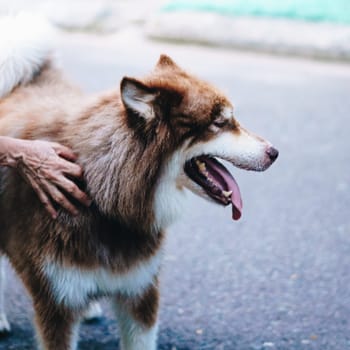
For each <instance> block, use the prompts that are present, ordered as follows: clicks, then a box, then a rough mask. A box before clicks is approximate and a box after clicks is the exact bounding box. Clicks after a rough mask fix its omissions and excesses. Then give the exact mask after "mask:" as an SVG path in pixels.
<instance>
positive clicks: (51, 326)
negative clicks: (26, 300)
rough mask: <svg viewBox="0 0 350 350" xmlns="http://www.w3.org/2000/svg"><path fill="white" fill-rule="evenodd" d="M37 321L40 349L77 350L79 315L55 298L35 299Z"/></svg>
mask: <svg viewBox="0 0 350 350" xmlns="http://www.w3.org/2000/svg"><path fill="white" fill-rule="evenodd" d="M34 309H35V321H36V329H37V337H38V343H39V349H40V350H76V348H77V343H78V328H79V317H78V316H77V315H75V314H74V313H73V312H72V311H71V310H69V309H67V308H64V307H62V306H58V305H56V304H55V303H54V301H53V300H50V299H49V298H43V297H41V298H40V299H39V300H35V299H34Z"/></svg>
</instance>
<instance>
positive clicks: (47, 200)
mask: <svg viewBox="0 0 350 350" xmlns="http://www.w3.org/2000/svg"><path fill="white" fill-rule="evenodd" d="M14 141H15V147H12V151H11V152H10V154H11V158H12V159H13V166H14V167H15V168H17V169H18V171H19V172H20V174H21V175H22V176H23V177H24V179H25V180H26V181H27V182H28V183H29V184H30V185H31V186H32V188H33V189H34V191H35V192H36V194H37V195H38V197H39V199H40V201H41V202H42V203H43V204H44V206H45V208H46V210H47V211H48V212H49V213H50V215H51V216H52V218H54V219H55V218H57V211H56V210H55V208H54V206H53V203H52V201H53V202H56V203H57V204H59V205H60V206H61V207H63V208H64V209H66V210H68V211H69V212H70V213H72V214H73V215H78V213H79V212H78V210H77V208H76V207H75V206H74V205H73V204H72V203H71V201H69V199H68V198H67V197H66V195H65V194H64V192H65V193H68V194H69V195H71V196H72V197H73V198H75V199H77V200H78V201H79V202H80V203H82V204H83V205H85V206H89V205H90V204H91V200H90V199H89V197H88V196H87V195H86V194H85V193H84V192H83V191H81V190H80V189H79V187H78V186H77V185H76V184H75V183H74V182H73V181H72V180H70V179H69V177H73V178H76V179H81V178H82V175H83V171H82V168H81V167H80V166H79V165H78V164H75V163H74V161H75V160H76V156H75V154H74V153H73V152H72V151H71V150H70V149H69V148H67V147H65V146H62V145H60V144H58V143H55V142H48V141H39V140H38V141H28V140H18V139H16V140H14ZM63 191H64V192H63Z"/></svg>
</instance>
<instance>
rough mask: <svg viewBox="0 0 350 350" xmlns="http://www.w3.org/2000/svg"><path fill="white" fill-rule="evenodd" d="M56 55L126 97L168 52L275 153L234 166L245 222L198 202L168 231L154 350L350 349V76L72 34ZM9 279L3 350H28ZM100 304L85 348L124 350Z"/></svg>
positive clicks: (289, 62) (19, 293)
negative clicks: (130, 84)
mask: <svg viewBox="0 0 350 350" xmlns="http://www.w3.org/2000/svg"><path fill="white" fill-rule="evenodd" d="M60 52H61V58H62V65H63V66H64V67H65V69H66V71H67V72H68V74H69V75H71V76H72V77H73V78H74V79H75V80H76V81H78V82H80V83H81V84H82V85H83V86H84V87H85V88H86V90H88V91H99V90H100V89H103V88H107V87H113V86H114V87H116V88H118V82H119V81H120V78H121V77H122V76H123V75H129V76H133V75H138V74H142V73H145V72H147V71H149V70H150V69H151V68H152V66H153V65H154V63H155V61H156V59H157V56H158V55H159V53H161V52H166V53H169V54H171V55H172V56H173V57H174V58H175V60H176V61H177V62H178V63H180V64H181V65H182V66H184V67H186V68H187V69H189V70H191V71H192V72H194V73H196V74H197V75H199V76H201V77H204V78H206V79H207V80H210V81H211V82H213V83H215V84H216V85H218V86H219V87H221V88H222V89H223V90H224V91H226V92H227V94H228V95H229V96H230V97H231V98H232V100H233V101H234V103H235V105H236V116H237V118H238V120H239V121H240V122H241V123H242V124H243V125H245V126H246V127H247V128H249V129H251V130H254V131H256V132H257V133H259V134H261V135H263V136H265V137H266V138H268V139H270V140H271V141H272V142H273V143H274V144H275V145H276V147H277V148H278V149H279V150H280V158H279V159H278V161H277V162H276V164H275V165H274V166H273V167H272V168H271V169H269V170H268V171H266V172H265V173H248V172H244V171H242V170H237V169H236V170H233V172H234V174H235V177H236V179H237V181H238V183H239V184H240V188H241V192H242V194H243V200H244V212H243V218H242V220H241V221H239V222H233V221H232V220H231V213H230V209H222V208H221V207H217V206H214V205H211V204H209V203H206V202H205V201H203V200H202V199H200V198H196V197H194V196H193V197H191V200H190V205H189V206H188V207H187V208H184V218H183V219H182V220H181V221H180V222H179V223H178V224H177V225H176V226H174V227H172V228H171V230H170V231H169V235H168V241H167V254H166V261H165V264H164V268H163V274H162V280H161V288H162V291H163V292H162V308H161V314H160V320H161V321H160V333H159V349H161V350H175V349H178V350H180V349H181V350H197V349H201V350H204V349H215V350H264V349H265V350H266V349H280V350H282V349H283V350H287V349H288V350H293V349H298V350H303V349H317V350H328V349H329V350H345V349H350V332H349V328H350V324H349V316H350V292H349V286H350V218H349V208H350V136H349V135H350V66H345V65H339V64H330V63H316V62H311V61H302V60H294V59H286V58H276V57H269V56H258V55H252V54H242V53H237V52H234V51H225V50H215V51H213V50H210V49H204V48H191V47H181V46H169V45H165V44H154V43H153V44H150V43H147V42H144V41H143V40H142V39H140V38H139V37H138V35H137V33H132V32H131V33H125V34H121V35H119V36H114V37H104V38H97V37H84V36H78V35H75V36H72V37H70V38H66V39H63V40H62V41H61V42H60ZM10 278H11V288H9V290H8V291H7V297H8V302H7V305H8V311H9V319H10V321H11V323H12V326H13V334H12V335H11V336H9V337H8V338H6V339H3V340H1V341H0V349H33V348H34V338H33V337H34V335H33V330H32V326H31V316H32V309H31V307H30V303H29V301H28V299H27V297H26V294H25V293H24V292H23V289H22V287H21V285H20V283H19V282H18V280H17V279H15V277H14V275H13V274H12V273H10ZM104 308H105V313H106V314H105V317H104V318H103V319H102V320H101V321H100V322H99V323H96V324H90V325H83V326H82V329H81V341H80V349H81V350H88V349H101V350H102V349H105V350H109V349H117V330H116V329H117V328H116V323H115V322H114V320H113V318H112V315H111V313H110V311H109V307H108V304H107V303H105V304H104Z"/></svg>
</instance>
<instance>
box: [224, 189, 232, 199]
mask: <svg viewBox="0 0 350 350" xmlns="http://www.w3.org/2000/svg"><path fill="white" fill-rule="evenodd" d="M222 194H223V195H224V196H225V197H227V198H229V197H231V194H232V191H222Z"/></svg>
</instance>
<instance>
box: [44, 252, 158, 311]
mask: <svg viewBox="0 0 350 350" xmlns="http://www.w3.org/2000/svg"><path fill="white" fill-rule="evenodd" d="M161 260H162V252H161V251H159V252H158V253H157V254H156V255H154V256H153V257H151V258H150V259H149V260H147V261H144V262H142V263H139V264H138V265H136V266H135V267H134V268H132V269H130V270H129V271H128V272H126V273H123V274H117V273H113V272H111V271H110V270H107V269H104V268H98V269H91V270H88V269H81V268H79V267H64V266H62V265H59V264H57V263H56V262H52V261H50V262H47V263H46V264H45V266H44V273H45V275H46V277H47V278H48V280H49V281H50V284H51V288H52V292H53V295H54V297H55V299H56V302H57V303H59V304H62V303H63V304H64V305H66V306H68V307H72V308H78V307H84V306H86V304H87V302H88V296H89V295H90V296H91V295H96V294H113V293H117V292H119V293H122V294H126V295H138V294H141V293H142V292H143V291H144V290H145V289H146V288H147V287H148V286H149V285H150V284H151V283H153V281H154V276H155V275H156V274H157V273H158V271H159V268H160V264H161Z"/></svg>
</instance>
